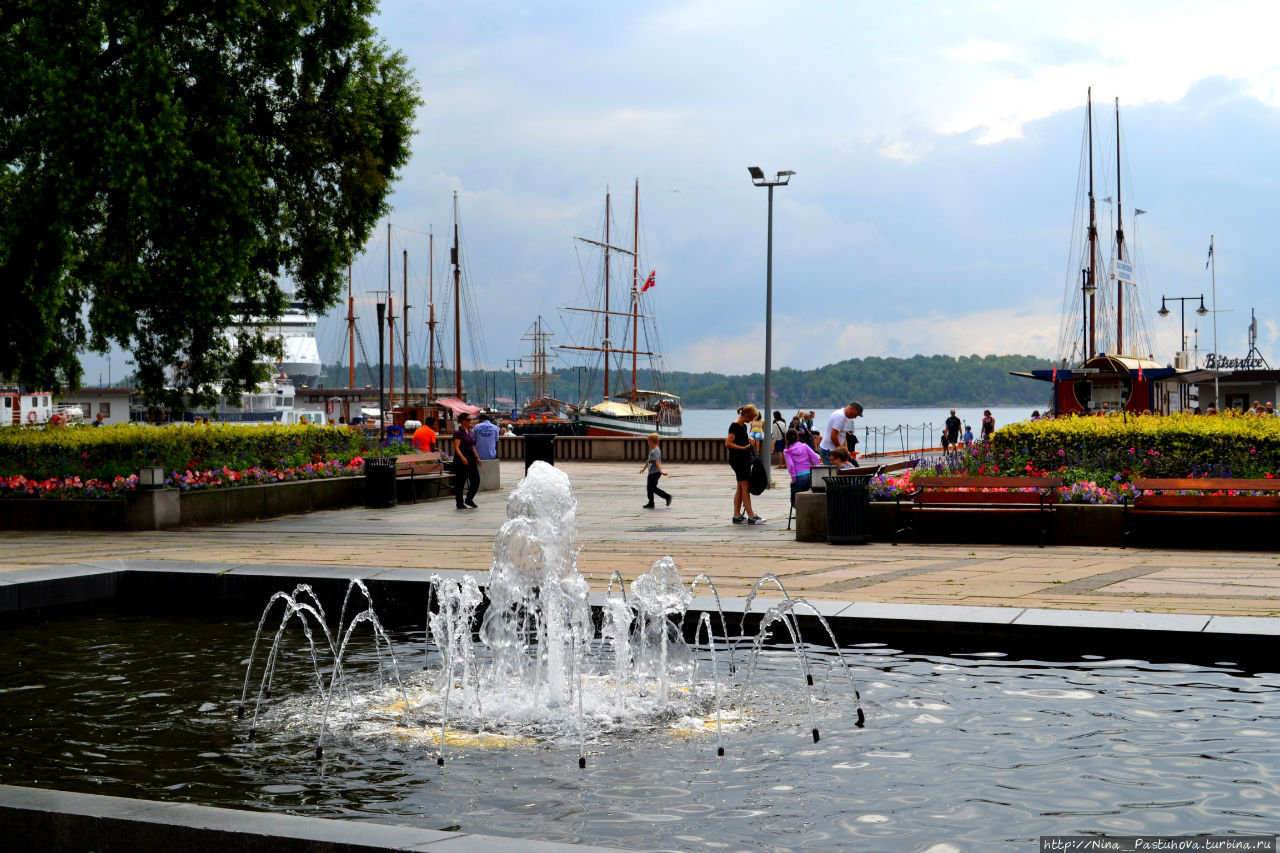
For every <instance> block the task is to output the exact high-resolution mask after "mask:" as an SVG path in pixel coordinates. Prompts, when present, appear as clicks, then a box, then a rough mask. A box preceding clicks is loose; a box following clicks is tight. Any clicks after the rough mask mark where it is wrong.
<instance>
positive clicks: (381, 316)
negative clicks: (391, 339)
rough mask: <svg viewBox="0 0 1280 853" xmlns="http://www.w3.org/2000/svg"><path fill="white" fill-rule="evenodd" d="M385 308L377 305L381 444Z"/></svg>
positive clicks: (380, 436) (382, 432) (381, 430)
mask: <svg viewBox="0 0 1280 853" xmlns="http://www.w3.org/2000/svg"><path fill="white" fill-rule="evenodd" d="M386 313H387V306H386V304H385V303H382V302H379V303H378V443H379V444H381V443H382V442H383V440H384V439H385V438H386V429H387V425H386V423H385V421H386V418H385V415H384V413H385V411H386V410H385V408H384V407H383V397H382V391H383V388H382V351H383V349H384V347H385V342H384V341H383V337H384V334H385V333H384V329H383V325H384V324H383V320H384V319H385V318H386Z"/></svg>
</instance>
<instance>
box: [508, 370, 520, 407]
mask: <svg viewBox="0 0 1280 853" xmlns="http://www.w3.org/2000/svg"><path fill="white" fill-rule="evenodd" d="M517 366H518V367H524V362H523V361H522V360H521V359H518V358H509V359H507V367H510V368H511V408H512V409H513V410H514V409H518V408H520V395H519V394H518V393H517V391H518V390H519V386H517V385H516V367H517Z"/></svg>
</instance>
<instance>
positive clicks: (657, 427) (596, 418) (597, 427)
mask: <svg viewBox="0 0 1280 853" xmlns="http://www.w3.org/2000/svg"><path fill="white" fill-rule="evenodd" d="M575 420H576V422H577V423H578V425H579V427H580V428H581V429H583V430H585V434H586V435H589V436H598V437H615V438H637V437H639V438H643V437H645V436H647V435H649V434H650V433H654V432H656V433H657V434H658V435H659V436H661V437H662V438H679V437H680V436H682V435H683V434H684V428H683V426H682V425H681V424H678V423H677V424H669V423H657V422H656V421H655V420H654V419H652V418H617V417H609V416H607V415H598V414H593V413H582V414H579V415H578V416H577V418H576V419H575Z"/></svg>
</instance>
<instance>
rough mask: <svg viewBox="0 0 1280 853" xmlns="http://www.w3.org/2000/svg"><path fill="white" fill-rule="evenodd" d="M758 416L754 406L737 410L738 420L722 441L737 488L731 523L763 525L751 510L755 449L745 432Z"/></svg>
mask: <svg viewBox="0 0 1280 853" xmlns="http://www.w3.org/2000/svg"><path fill="white" fill-rule="evenodd" d="M759 416H760V412H759V410H758V409H756V407H755V406H753V405H751V404H750V403H748V404H747V405H745V406H743V407H742V408H741V409H738V419H737V420H735V421H734V422H733V423H731V424H729V437H728V438H726V439H725V440H724V446H725V447H727V448H729V467H730V468H732V469H733V476H734V478H735V479H736V480H737V487H736V488H735V489H734V492H733V523H734V524H742V523H743V522H744V521H745V522H746V523H747V524H763V523H764V519H763V518H761V517H760V516H758V515H756V513H755V510H753V509H752V508H751V488H750V485H749V483H750V480H751V459H752V457H753V456H754V455H755V454H754V450H755V448H754V447H753V446H752V444H751V437H750V433H749V432H748V431H747V424H749V423H751V422H752V421H753V420H755V419H756V418H758V417H759Z"/></svg>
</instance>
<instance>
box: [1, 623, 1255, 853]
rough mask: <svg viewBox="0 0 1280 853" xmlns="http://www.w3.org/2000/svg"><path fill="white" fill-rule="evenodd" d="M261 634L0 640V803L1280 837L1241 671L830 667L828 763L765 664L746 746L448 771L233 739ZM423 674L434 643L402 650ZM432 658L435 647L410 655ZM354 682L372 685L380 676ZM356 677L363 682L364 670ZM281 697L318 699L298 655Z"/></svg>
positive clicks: (594, 832)
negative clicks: (12, 794)
mask: <svg viewBox="0 0 1280 853" xmlns="http://www.w3.org/2000/svg"><path fill="white" fill-rule="evenodd" d="M253 628H254V626H253V625H252V624H246V623H242V622H226V623H223V622H209V621H197V620H164V619H134V618H127V617H116V616H90V617H84V618H80V619H76V620H71V621H65V622H64V621H58V622H47V623H39V624H36V623H28V624H25V625H22V626H19V627H5V628H0V660H2V661H3V662H4V663H3V664H2V665H0V782H3V783H5V784H11V785H29V786H38V787H46V788H58V789H62V790H68V791H80V792H86V793H99V794H110V795H115V796H123V797H137V798H147V799H154V800H163V801H168V802H178V801H181V802H194V803H201V804H206V805H219V806H232V807H238V808H246V809H255V810H269V811H278V812H286V813H290V814H303V815H311V816H319V817H340V818H346V819H355V820H377V821H382V822H393V823H411V824H414V825H418V826H422V827H424V828H437V829H443V828H457V829H461V830H465V831H472V832H481V833H489V834H495V835H508V836H528V837H536V838H543V839H553V840H563V841H587V842H592V843H598V844H605V845H614V846H622V847H631V848H635V849H643V850H658V849H679V850H717V851H718V850H770V851H772V850H802V849H803V850H843V849H858V850H894V851H897V850H932V851H935V852H936V853H942V851H953V850H954V851H978V850H993V849H1009V850H1015V849H1016V850H1027V849H1034V848H1032V847H1030V845H1031V844H1032V843H1033V842H1034V840H1035V839H1036V837H1037V836H1040V835H1057V834H1072V833H1080V832H1099V833H1107V834H1118V835H1131V834H1147V833H1149V834H1160V835H1177V834H1189V833H1203V832H1224V831H1238V832H1250V833H1272V832H1275V831H1276V828H1277V821H1278V820H1280V677H1278V676H1277V675H1275V674H1267V673H1263V674H1258V673H1245V672H1240V671H1237V670H1235V669H1233V668H1232V667H1230V666H1223V665H1216V666H1200V665H1189V664H1147V663H1143V662H1141V661H1132V660H1102V659H1095V660H1078V661H1074V662H1072V663H1045V662H1037V661H1019V660H1013V659H1010V658H1008V657H1004V656H997V655H994V654H993V655H992V656H965V657H942V656H926V655H918V654H901V653H898V652H895V651H893V650H891V649H886V648H884V647H865V648H861V647H860V648H855V649H851V650H846V654H848V655H849V656H850V657H851V659H852V660H853V662H854V664H855V674H856V676H857V678H858V682H859V686H860V688H861V691H862V697H863V703H864V707H865V709H866V712H867V725H866V727H865V728H863V729H858V728H855V727H854V726H853V719H854V716H853V713H852V707H853V705H852V701H851V696H850V694H849V691H848V689H847V685H846V684H845V683H844V682H843V681H842V680H841V679H840V678H839V677H837V675H838V673H836V672H833V671H832V662H833V656H832V655H830V654H829V653H828V654H826V655H825V656H824V655H822V654H821V653H815V661H816V664H815V673H816V674H815V678H816V680H817V682H818V687H817V695H818V699H819V701H818V703H817V712H816V713H817V716H818V724H819V727H820V728H821V731H822V739H821V741H820V742H819V743H817V744H814V743H813V742H812V738H811V737H810V722H809V716H808V711H807V710H806V707H805V701H804V690H803V687H802V686H801V685H802V682H800V681H798V680H797V678H796V668H795V658H794V656H793V655H792V654H790V653H788V652H785V651H783V650H779V651H776V652H772V653H770V654H769V655H768V656H767V657H766V659H765V661H764V663H763V664H762V667H761V672H760V673H759V674H758V676H757V678H756V679H753V688H758V690H759V693H758V695H756V696H755V697H754V698H753V699H752V700H751V701H750V702H748V703H747V706H748V708H749V710H750V715H751V718H752V723H751V725H750V726H749V727H747V728H744V729H740V730H736V731H730V732H726V734H725V739H724V744H725V750H726V755H725V757H724V758H717V757H716V741H715V739H714V737H713V736H711V735H705V736H704V735H696V736H692V735H688V734H676V733H672V732H669V731H667V730H665V729H661V728H659V729H654V728H645V729H644V730H643V731H640V732H632V733H623V734H616V735H609V736H607V737H604V738H602V739H601V740H599V741H598V742H595V743H592V744H589V745H588V751H589V755H588V763H587V768H586V769H585V770H579V769H578V768H577V750H576V747H575V746H574V745H572V744H567V745H566V744H535V745H526V746H519V747H504V748H493V747H484V748H482V747H465V746H459V747H456V748H452V749H451V750H449V752H448V763H447V764H446V766H445V767H444V768H443V769H441V768H438V767H437V766H436V765H435V752H434V749H433V748H432V747H431V746H430V745H429V744H426V743H424V742H423V741H422V740H421V739H414V738H405V737H401V736H398V735H397V734H395V732H394V729H393V728H390V727H389V728H387V729H386V730H384V732H383V733H382V734H377V733H373V734H370V733H369V732H357V731H354V730H345V731H341V732H339V733H338V734H337V735H336V736H335V737H334V738H333V739H331V740H330V741H329V745H328V746H327V747H326V757H325V759H324V761H323V763H321V762H317V761H316V759H315V757H314V748H315V736H316V725H315V721H314V719H312V720H309V721H308V720H306V719H303V720H301V721H299V720H297V719H295V718H294V717H292V716H290V715H288V714H283V713H282V714H276V715H268V716H266V717H264V719H263V721H262V723H261V724H260V729H259V732H258V736H257V738H256V740H255V742H253V743H249V742H247V733H248V722H247V720H238V719H237V718H236V708H237V705H238V703H239V698H240V690H241V684H242V681H243V678H244V661H245V659H246V657H247V655H248V649H249V645H250V643H251V641H252V638H253ZM393 637H394V639H395V640H396V653H397V655H398V656H399V658H400V662H401V665H402V667H403V668H404V670H405V671H406V673H409V672H415V671H416V672H420V671H421V667H422V664H423V662H424V653H423V652H422V649H421V643H420V639H421V638H420V636H419V637H417V638H415V637H412V636H409V635H404V634H399V635H393ZM415 640H417V642H415ZM365 656H366V657H367V658H369V660H366V661H365V662H364V664H361V665H360V666H361V667H362V668H363V670H365V671H372V670H375V669H376V665H375V664H373V663H372V653H371V652H365ZM356 668H357V666H356V665H355V664H354V663H353V666H352V669H353V670H354V669H356ZM279 673H280V674H279V676H278V678H277V682H276V686H275V690H274V693H275V695H276V696H306V695H311V694H313V693H314V691H315V674H314V671H313V670H312V669H311V664H310V661H309V656H308V655H307V654H306V653H305V652H304V651H303V650H302V649H301V648H298V646H297V644H296V643H295V644H293V648H291V650H290V651H289V652H288V654H287V655H286V656H285V658H284V659H283V660H282V663H281V665H280V669H279Z"/></svg>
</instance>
